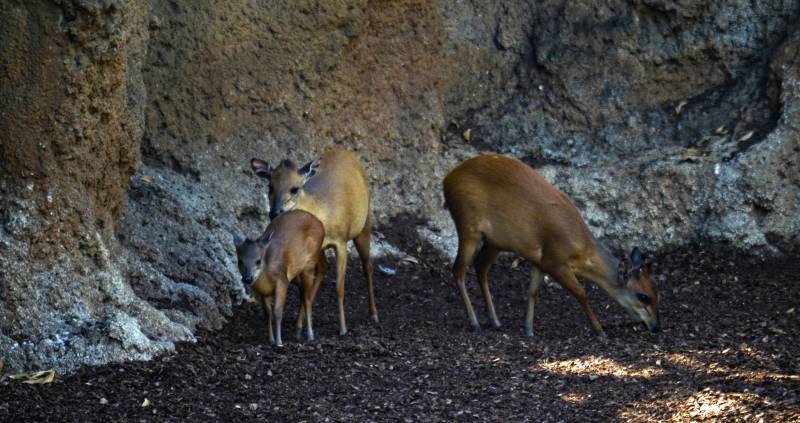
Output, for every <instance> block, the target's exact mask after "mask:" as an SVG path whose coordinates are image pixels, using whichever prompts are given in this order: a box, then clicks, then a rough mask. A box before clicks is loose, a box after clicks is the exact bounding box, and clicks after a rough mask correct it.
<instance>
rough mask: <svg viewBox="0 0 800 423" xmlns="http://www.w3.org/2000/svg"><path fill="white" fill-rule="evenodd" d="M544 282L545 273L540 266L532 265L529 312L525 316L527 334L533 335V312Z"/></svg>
mask: <svg viewBox="0 0 800 423" xmlns="http://www.w3.org/2000/svg"><path fill="white" fill-rule="evenodd" d="M543 284H544V273H543V272H542V271H541V270H539V268H538V267H536V266H533V267H531V283H530V285H529V286H528V314H527V315H526V316H525V335H527V336H533V312H534V307H535V305H536V303H537V302H538V301H539V289H541V288H542V285H543Z"/></svg>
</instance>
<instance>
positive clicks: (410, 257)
mask: <svg viewBox="0 0 800 423" xmlns="http://www.w3.org/2000/svg"><path fill="white" fill-rule="evenodd" d="M403 261H407V262H409V263H414V264H419V260H417V258H416V257H414V256H405V257H403Z"/></svg>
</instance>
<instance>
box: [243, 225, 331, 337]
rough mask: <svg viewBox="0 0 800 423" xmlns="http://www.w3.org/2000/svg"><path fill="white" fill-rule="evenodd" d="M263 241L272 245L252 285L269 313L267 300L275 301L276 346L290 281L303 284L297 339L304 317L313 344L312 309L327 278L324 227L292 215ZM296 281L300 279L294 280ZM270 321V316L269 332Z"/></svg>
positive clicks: (273, 226)
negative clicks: (267, 239)
mask: <svg viewBox="0 0 800 423" xmlns="http://www.w3.org/2000/svg"><path fill="white" fill-rule="evenodd" d="M264 237H266V238H269V243H268V244H267V245H266V247H265V249H264V259H263V261H264V265H263V269H262V270H261V273H260V274H259V276H258V278H257V279H256V281H255V282H254V283H253V290H255V291H256V292H258V293H259V294H261V295H262V299H263V301H264V302H265V304H266V305H267V310H269V307H268V306H269V304H268V298H269V297H271V296H273V295H274V297H275V309H274V316H275V326H276V336H275V343H276V344H277V345H282V343H283V342H282V336H281V321H282V317H283V307H284V304H285V303H286V291H287V289H288V286H289V281H291V280H296V281H297V282H298V283H300V284H301V301H300V312H299V316H298V319H297V323H298V324H297V326H298V329H297V330H298V335H299V334H300V331H301V330H302V324H303V323H302V322H303V317H305V319H306V321H307V328H308V340H309V341H313V340H314V332H313V327H312V319H311V314H312V313H311V308H312V305H313V302H314V297H315V296H316V291H317V289H318V288H319V283H320V282H321V280H322V278H324V276H325V275H324V273H325V268H324V264H322V263H321V261H324V256H323V255H322V242H323V240H324V238H325V230H324V229H323V226H322V223H321V222H320V221H319V220H318V219H317V218H315V217H314V216H313V215H312V214H310V213H307V212H305V211H300V210H295V211H289V212H286V213H283V214H281V215H280V216H278V217H276V218H275V219H273V221H272V223H270V225H269V226H268V227H267V230H266V231H265V232H264V234H263V235H262V238H264ZM315 269H319V270H318V271H317V275H316V278H315V277H314V271H315ZM298 276H299V277H298ZM296 277H297V279H295V278H296ZM303 314H305V316H303ZM271 317H272V316H271V315H269V313H268V315H267V318H268V320H269V325H270V329H271V326H272V324H271V319H270V318H271Z"/></svg>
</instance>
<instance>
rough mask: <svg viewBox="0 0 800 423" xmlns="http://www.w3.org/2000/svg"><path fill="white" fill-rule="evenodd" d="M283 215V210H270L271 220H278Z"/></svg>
mask: <svg viewBox="0 0 800 423" xmlns="http://www.w3.org/2000/svg"><path fill="white" fill-rule="evenodd" d="M281 213H283V208H279V209H275V210H270V211H269V218H270V219H274V218H276V217H277V216H278V215H279V214H281Z"/></svg>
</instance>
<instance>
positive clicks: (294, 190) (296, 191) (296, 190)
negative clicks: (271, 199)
mask: <svg viewBox="0 0 800 423" xmlns="http://www.w3.org/2000/svg"><path fill="white" fill-rule="evenodd" d="M289 192H290V193H291V194H292V195H295V194H297V193H298V192H300V188H299V187H292V189H290V190H289Z"/></svg>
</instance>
